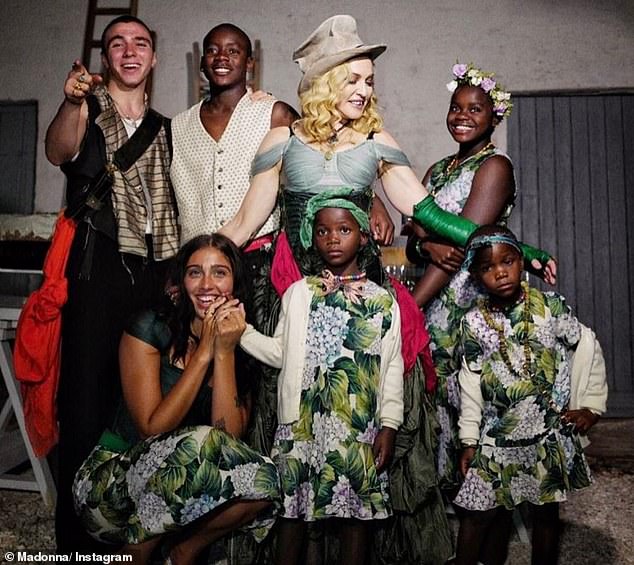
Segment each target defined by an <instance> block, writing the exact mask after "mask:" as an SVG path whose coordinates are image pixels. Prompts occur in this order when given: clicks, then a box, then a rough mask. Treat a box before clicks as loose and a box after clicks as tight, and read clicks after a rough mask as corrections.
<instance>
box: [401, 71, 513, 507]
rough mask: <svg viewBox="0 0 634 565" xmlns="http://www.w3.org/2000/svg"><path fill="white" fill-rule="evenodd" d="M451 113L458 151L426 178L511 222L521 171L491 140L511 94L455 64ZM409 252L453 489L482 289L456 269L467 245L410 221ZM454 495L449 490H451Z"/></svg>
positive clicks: (476, 211) (479, 213) (450, 201)
mask: <svg viewBox="0 0 634 565" xmlns="http://www.w3.org/2000/svg"><path fill="white" fill-rule="evenodd" d="M453 76H454V80H453V81H452V82H450V83H449V84H448V85H447V87H448V88H449V90H450V91H451V92H452V96H451V101H450V104H449V110H448V112H447V129H448V130H449V133H450V134H451V136H452V137H453V139H454V140H455V141H456V142H457V143H458V151H457V152H456V153H455V154H454V155H450V156H448V157H445V158H444V159H442V160H440V161H438V162H437V163H435V164H434V165H432V166H431V167H430V168H429V170H428V171H427V174H426V175H425V177H424V179H423V184H425V185H427V187H428V189H429V191H430V193H431V194H432V195H433V196H434V199H435V201H436V204H437V205H438V206H440V207H441V208H442V209H444V210H447V211H448V212H452V213H454V214H461V215H462V216H464V217H466V218H469V219H471V220H473V221H474V222H477V223H480V224H488V223H498V224H505V223H506V221H507V219H508V217H509V215H510V213H511V210H512V208H513V203H514V200H515V177H514V173H513V164H512V162H511V160H510V159H509V157H508V156H507V155H505V154H504V153H503V152H502V151H500V150H499V149H498V148H497V147H495V146H494V145H493V143H492V142H491V135H492V134H493V131H494V130H495V127H496V126H497V125H498V124H499V123H500V121H501V120H502V119H504V118H505V117H506V116H508V115H509V113H510V111H511V108H512V104H511V102H510V94H509V93H508V92H506V91H505V90H504V89H503V88H502V87H501V85H500V84H499V83H498V82H497V81H496V80H495V79H494V77H493V74H492V73H486V72H483V71H481V70H480V69H478V68H476V67H474V66H473V65H471V64H469V65H464V64H456V65H454V67H453ZM412 228H413V229H415V231H416V235H414V236H413V237H410V239H409V241H408V246H407V252H408V257H409V258H410V260H412V261H413V262H415V263H417V264H422V265H425V267H426V268H425V273H424V275H423V277H421V279H420V280H419V281H418V283H417V284H416V286H415V288H414V290H413V295H414V298H415V299H416V302H417V303H418V305H419V306H420V307H422V308H425V314H426V318H427V329H428V331H429V333H430V336H431V339H432V345H431V349H432V357H433V360H434V366H435V368H436V374H437V376H438V384H437V388H436V393H435V400H436V407H437V416H438V420H439V425H440V436H439V440H438V443H439V445H438V449H437V452H438V455H437V467H438V474H439V477H440V484H441V488H443V490H444V491H446V492H448V493H451V492H452V491H455V488H456V487H457V486H458V484H459V473H458V470H457V455H458V451H459V441H458V435H457V418H458V410H459V407H460V398H459V394H458V383H457V371H458V362H459V360H458V359H457V358H456V357H455V356H454V347H455V344H456V341H457V335H458V329H459V323H460V319H461V317H462V315H463V314H464V312H466V311H467V309H469V307H470V306H471V305H472V304H473V302H474V300H475V298H476V297H477V294H478V291H477V289H476V287H475V286H474V284H473V283H472V282H471V281H470V280H469V277H468V276H467V274H466V273H458V274H456V272H457V271H458V269H459V268H460V264H461V263H462V259H463V254H462V251H461V248H460V247H459V246H456V245H454V244H451V243H450V242H448V241H447V240H445V239H442V238H439V237H437V236H436V235H434V234H433V233H427V232H425V231H424V230H422V229H421V228H418V227H414V226H412ZM449 495H450V497H451V494H449Z"/></svg>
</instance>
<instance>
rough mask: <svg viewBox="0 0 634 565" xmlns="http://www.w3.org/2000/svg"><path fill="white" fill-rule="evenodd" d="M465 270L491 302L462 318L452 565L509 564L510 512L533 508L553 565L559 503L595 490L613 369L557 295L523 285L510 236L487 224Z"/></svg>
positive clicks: (535, 559) (473, 242)
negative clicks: (592, 456)
mask: <svg viewBox="0 0 634 565" xmlns="http://www.w3.org/2000/svg"><path fill="white" fill-rule="evenodd" d="M465 255H466V257H465V261H464V265H463V269H468V271H466V270H465V272H466V273H469V274H470V276H471V277H472V278H473V280H474V281H475V282H476V283H477V284H479V285H480V286H481V287H482V289H483V291H484V296H483V297H482V298H481V299H480V300H479V301H478V303H477V305H475V306H474V307H472V308H471V309H470V310H469V311H468V312H467V313H466V315H465V316H464V318H463V320H462V328H461V343H460V350H461V352H462V355H463V357H462V364H461V368H460V375H459V381H460V391H461V395H462V404H461V408H460V419H459V429H460V440H461V443H462V447H463V449H462V453H461V457H460V472H461V475H462V476H463V477H464V482H463V483H462V486H461V487H460V490H459V491H458V495H457V496H456V498H455V500H454V504H455V505H457V506H459V507H461V508H462V509H463V510H462V511H461V512H460V513H459V516H460V530H459V533H458V544H457V554H456V559H455V563H458V564H460V565H475V564H476V563H478V561H480V562H482V563H486V564H487V565H496V564H500V565H501V564H503V563H504V562H505V561H506V555H507V547H508V539H509V534H510V527H511V520H510V515H511V510H513V509H514V508H516V507H517V506H518V505H519V504H521V503H524V502H527V503H528V504H529V507H530V508H531V509H532V511H533V518H534V519H533V533H532V563H539V564H540V565H541V564H545V565H548V564H554V563H557V551H558V537H559V536H558V533H559V524H558V522H559V502H562V501H564V500H566V493H567V492H570V491H574V490H579V489H582V488H584V487H586V486H588V485H589V484H590V483H591V482H592V479H591V476H590V470H589V468H588V464H587V462H586V459H585V456H584V454H583V447H582V445H583V442H584V440H585V442H586V443H587V440H586V439H585V437H583V436H584V435H585V434H586V433H587V431H588V429H589V428H591V427H592V426H593V425H594V424H595V423H596V422H597V420H598V419H599V414H602V413H603V412H604V411H605V407H606V400H607V385H606V374H605V363H604V361H603V356H602V353H601V348H600V346H599V343H598V342H597V340H596V338H595V337H594V333H593V332H592V331H591V330H590V329H588V328H586V327H584V326H583V325H581V324H580V323H579V321H578V320H577V318H575V317H574V316H573V314H572V312H571V310H570V308H569V307H568V306H567V305H566V302H565V299H564V298H563V297H562V296H560V295H557V294H555V293H553V292H546V293H544V292H541V291H540V290H538V289H536V288H531V287H529V286H528V284H527V283H525V282H522V263H523V258H522V252H521V250H520V247H519V244H518V242H517V239H516V238H515V236H514V235H513V233H512V232H511V231H510V230H508V229H507V228H503V227H501V226H494V225H493V226H484V227H482V228H479V229H478V230H476V232H474V234H473V236H472V237H471V238H470V240H469V242H468V243H467V246H466V249H465Z"/></svg>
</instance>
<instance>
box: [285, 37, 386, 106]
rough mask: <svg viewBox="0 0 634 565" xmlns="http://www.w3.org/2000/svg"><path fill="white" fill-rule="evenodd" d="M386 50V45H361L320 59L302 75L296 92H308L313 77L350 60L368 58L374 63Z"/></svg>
mask: <svg viewBox="0 0 634 565" xmlns="http://www.w3.org/2000/svg"><path fill="white" fill-rule="evenodd" d="M386 49H387V45H361V46H360V47H354V48H352V49H346V50H344V51H340V52H339V53H335V54H334V55H328V56H326V57H322V58H321V59H319V61H318V62H316V63H315V64H314V65H311V66H310V68H309V69H308V70H307V71H306V72H305V73H304V76H303V77H302V80H301V81H300V83H299V86H298V87H297V92H298V93H299V94H301V93H302V92H304V91H306V90H308V89H309V88H310V83H311V82H312V80H313V79H314V78H315V77H318V76H321V75H323V74H324V73H326V72H328V71H329V70H330V69H334V68H335V67H336V66H338V65H341V64H343V63H345V62H347V61H350V60H351V59H358V58H361V57H368V58H369V59H371V60H372V61H374V59H376V58H377V57H378V56H379V55H380V54H381V53H383V51H385V50H386Z"/></svg>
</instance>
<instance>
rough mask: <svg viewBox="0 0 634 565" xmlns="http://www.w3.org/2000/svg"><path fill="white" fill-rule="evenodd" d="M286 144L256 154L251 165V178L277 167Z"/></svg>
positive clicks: (279, 144)
mask: <svg viewBox="0 0 634 565" xmlns="http://www.w3.org/2000/svg"><path fill="white" fill-rule="evenodd" d="M286 144H287V142H283V143H278V144H276V145H274V146H273V147H271V148H270V149H267V150H266V151H264V152H263V153H258V154H257V155H256V156H255V157H254V158H253V163H251V176H252V177H254V176H255V175H257V174H259V173H262V172H264V171H268V170H269V169H272V168H273V167H275V165H277V164H278V163H279V161H280V159H281V158H282V155H284V149H285V147H286Z"/></svg>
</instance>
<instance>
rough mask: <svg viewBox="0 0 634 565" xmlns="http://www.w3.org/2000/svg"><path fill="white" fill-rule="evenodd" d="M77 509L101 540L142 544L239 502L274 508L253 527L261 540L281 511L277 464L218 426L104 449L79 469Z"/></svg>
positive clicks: (166, 434) (172, 433)
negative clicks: (118, 448) (123, 447)
mask: <svg viewBox="0 0 634 565" xmlns="http://www.w3.org/2000/svg"><path fill="white" fill-rule="evenodd" d="M73 493H74V498H75V508H76V510H77V513H78V514H79V515H80V516H81V518H82V521H83V523H84V524H85V525H86V527H87V530H88V532H89V533H90V534H91V535H92V536H93V537H95V538H97V539H99V540H101V541H103V542H110V543H131V544H136V543H140V542H143V541H145V540H147V539H150V538H152V537H154V536H157V535H161V534H164V533H167V532H174V531H178V530H180V529H181V528H182V527H183V526H186V525H187V524H190V523H192V522H193V521H194V520H197V519H198V518H200V517H202V516H204V515H205V514H208V513H209V512H211V511H212V510H214V509H216V508H218V507H219V506H221V505H222V504H224V503H226V502H228V501H231V500H236V499H244V500H247V499H248V500H270V501H271V502H273V503H274V504H272V505H271V506H270V507H269V508H268V509H267V510H265V511H264V512H263V513H262V514H261V515H260V516H259V517H258V519H257V520H256V521H255V522H254V523H252V524H249V525H248V526H247V527H246V528H247V529H248V530H249V531H250V532H251V533H252V534H253V536H254V537H255V538H256V540H258V541H259V540H262V539H263V538H264V537H265V536H266V534H267V533H268V530H269V529H270V527H271V526H272V525H273V523H274V521H275V513H276V510H277V508H278V507H279V500H280V493H279V476H278V474H277V470H276V468H275V465H274V464H273V462H272V461H271V460H270V459H269V458H268V457H263V456H262V455H260V454H259V453H257V452H256V451H254V450H253V449H251V448H249V447H248V446H247V445H246V444H245V443H243V442H242V441H240V440H238V439H235V438H234V437H233V436H231V435H229V434H227V433H226V432H224V431H222V430H219V429H217V428H212V427H210V426H191V427H186V428H182V429H178V430H175V431H173V432H169V433H165V434H161V435H157V436H153V437H150V438H148V439H146V440H144V441H141V442H139V443H138V444H136V445H134V446H133V447H132V448H130V449H128V450H126V451H124V452H122V453H117V452H114V451H111V450H109V449H107V448H105V447H102V446H97V447H96V448H95V449H94V450H93V452H92V453H91V455H90V456H89V457H88V459H87V460H86V461H85V463H84V464H83V465H82V467H81V468H80V469H79V471H78V473H77V475H76V477H75V484H74V487H73Z"/></svg>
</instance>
